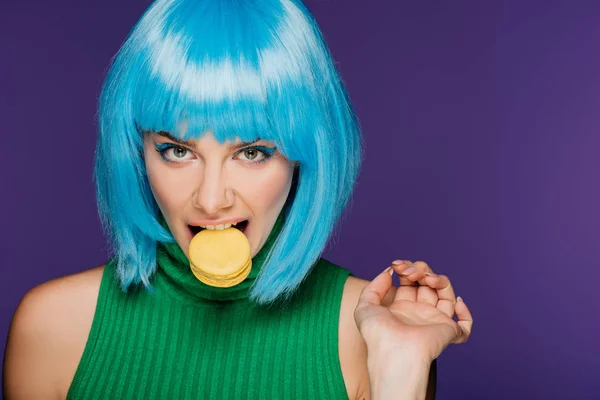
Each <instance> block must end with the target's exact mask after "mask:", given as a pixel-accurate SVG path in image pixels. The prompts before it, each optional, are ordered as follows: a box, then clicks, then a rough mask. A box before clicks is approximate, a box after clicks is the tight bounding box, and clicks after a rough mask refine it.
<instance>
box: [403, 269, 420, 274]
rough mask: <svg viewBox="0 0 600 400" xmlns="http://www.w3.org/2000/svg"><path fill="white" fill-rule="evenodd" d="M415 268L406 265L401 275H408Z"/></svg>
mask: <svg viewBox="0 0 600 400" xmlns="http://www.w3.org/2000/svg"><path fill="white" fill-rule="evenodd" d="M416 270H417V268H416V267H408V268H406V269H405V270H404V271H402V275H410V274H412V273H413V272H415V271H416Z"/></svg>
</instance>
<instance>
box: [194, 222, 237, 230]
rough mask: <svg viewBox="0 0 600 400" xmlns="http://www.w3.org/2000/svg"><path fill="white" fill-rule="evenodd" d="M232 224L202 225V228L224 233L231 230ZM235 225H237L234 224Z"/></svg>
mask: <svg viewBox="0 0 600 400" xmlns="http://www.w3.org/2000/svg"><path fill="white" fill-rule="evenodd" d="M231 225H232V224H219V225H200V228H205V229H208V230H209V231H222V230H225V229H227V228H231ZM233 225H235V224H233Z"/></svg>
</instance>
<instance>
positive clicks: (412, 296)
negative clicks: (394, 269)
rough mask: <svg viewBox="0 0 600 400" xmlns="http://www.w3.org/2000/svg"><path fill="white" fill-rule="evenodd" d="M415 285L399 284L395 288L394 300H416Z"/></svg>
mask: <svg viewBox="0 0 600 400" xmlns="http://www.w3.org/2000/svg"><path fill="white" fill-rule="evenodd" d="M417 289H418V288H417V287H413V286H400V287H399V288H398V290H396V295H395V296H394V301H398V300H406V301H413V302H414V301H417Z"/></svg>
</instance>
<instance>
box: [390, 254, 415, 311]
mask: <svg viewBox="0 0 600 400" xmlns="http://www.w3.org/2000/svg"><path fill="white" fill-rule="evenodd" d="M399 261H401V263H399V264H397V263H395V262H394V263H392V268H393V269H394V271H396V273H398V277H399V278H400V287H399V288H398V290H396V295H395V296H394V301H399V300H406V301H413V302H414V301H417V287H416V286H417V283H416V282H412V281H410V280H409V279H408V278H407V277H405V276H403V275H402V273H404V271H406V269H408V268H410V267H412V263H411V262H410V261H408V260H399Z"/></svg>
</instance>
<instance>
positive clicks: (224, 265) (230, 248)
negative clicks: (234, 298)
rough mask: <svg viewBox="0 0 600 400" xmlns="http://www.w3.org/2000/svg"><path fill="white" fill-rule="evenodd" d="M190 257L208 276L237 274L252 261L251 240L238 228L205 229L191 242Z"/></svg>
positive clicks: (222, 276)
mask: <svg viewBox="0 0 600 400" xmlns="http://www.w3.org/2000/svg"><path fill="white" fill-rule="evenodd" d="M189 259H190V264H192V265H193V266H194V267H196V268H197V269H199V270H201V271H202V272H204V273H205V274H206V275H208V276H215V277H219V278H227V277H231V276H236V275H238V274H239V273H240V270H242V269H245V268H247V264H248V260H250V261H251V257H250V242H249V241H248V238H246V236H245V235H244V234H243V233H242V232H240V231H239V230H238V229H236V228H227V229H224V230H221V231H217V230H214V231H211V230H203V231H200V232H199V233H197V234H196V235H195V236H194V237H193V238H192V241H191V242H190V246H189ZM242 280H243V279H242Z"/></svg>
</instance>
